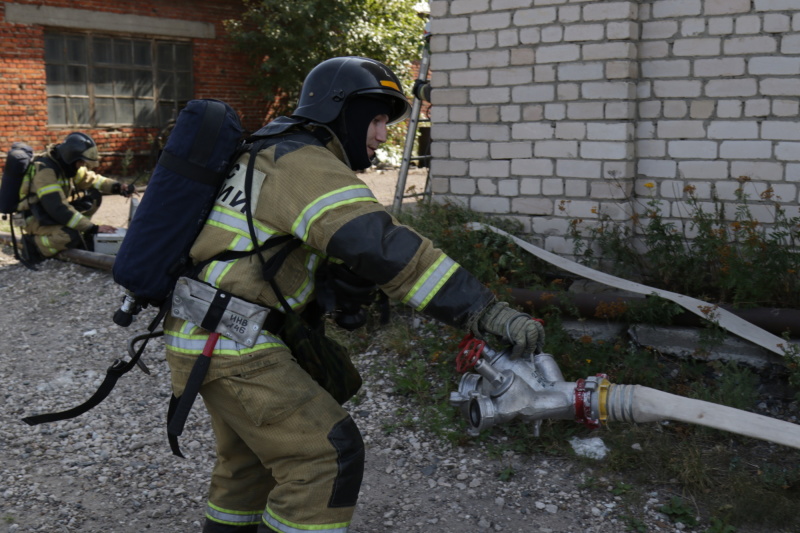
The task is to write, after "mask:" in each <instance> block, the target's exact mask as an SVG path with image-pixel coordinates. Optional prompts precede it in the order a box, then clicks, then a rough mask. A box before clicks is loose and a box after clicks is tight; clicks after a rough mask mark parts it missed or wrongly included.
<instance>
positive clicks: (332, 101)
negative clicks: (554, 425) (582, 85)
mask: <svg viewBox="0 0 800 533" xmlns="http://www.w3.org/2000/svg"><path fill="white" fill-rule="evenodd" d="M408 113H409V104H408V101H407V99H406V97H405V96H404V94H403V91H402V88H401V86H400V81H399V80H398V78H397V77H396V76H395V74H394V73H393V72H392V71H391V70H390V69H389V68H388V67H387V66H385V65H383V64H381V63H379V62H378V61H374V60H372V59H367V58H362V57H339V58H333V59H329V60H327V61H324V62H322V63H320V64H319V65H317V66H316V67H315V68H314V69H312V70H311V71H310V73H309V74H308V76H307V77H306V80H305V82H304V84H303V87H302V94H301V96H300V99H299V102H298V106H297V108H296V110H295V112H294V114H293V115H292V116H290V117H281V118H278V119H276V120H275V121H273V122H271V123H269V124H268V125H266V126H265V127H264V128H262V129H261V130H259V131H258V132H256V134H255V138H259V137H261V139H259V140H258V141H256V143H255V144H254V147H253V150H251V151H250V152H248V153H245V154H243V155H242V156H241V157H240V158H239V159H238V163H237V165H235V167H234V169H233V170H232V171H231V173H230V177H229V178H228V179H227V180H226V181H225V183H224V184H223V186H222V188H221V189H220V192H219V194H218V196H217V199H216V201H215V204H214V206H213V209H212V210H211V213H210V215H209V217H208V219H207V221H206V223H205V225H204V226H203V228H202V230H201V232H200V234H199V236H198V238H197V240H196V241H195V242H194V244H193V246H192V248H191V252H190V255H191V257H192V260H193V262H194V263H195V265H196V268H195V271H196V275H195V276H194V279H187V278H181V279H180V280H179V282H178V285H177V286H176V289H175V293H174V295H173V300H172V301H173V303H172V313H171V314H170V315H169V316H167V318H166V320H165V323H164V335H165V342H166V351H167V361H168V363H169V366H170V370H171V376H172V387H173V392H174V394H175V398H174V402H173V405H172V406H171V407H172V408H171V412H172V414H173V418H172V420H171V422H170V425H171V426H172V423H173V422H174V421H175V420H177V418H176V417H175V412H176V411H180V410H181V409H180V408H179V407H176V406H179V405H180V404H181V403H182V400H183V399H184V398H186V397H187V395H188V397H191V395H192V394H193V392H191V391H190V389H199V394H200V396H201V397H202V398H203V401H204V403H205V405H206V408H207V410H208V412H209V414H210V416H211V424H212V427H213V430H214V434H215V437H216V446H217V460H216V464H215V465H214V468H213V471H212V473H211V484H210V489H209V494H208V504H207V510H206V521H205V523H204V528H203V531H204V532H205V533H214V532H218V533H222V532H225V533H245V532H259V533H264V532H267V531H279V532H285V533H296V532H300V531H314V532H317V533H320V532H337V533H341V532H346V531H347V530H348V526H349V524H350V521H351V518H352V516H353V512H354V509H355V506H356V503H357V499H358V494H359V489H360V486H361V480H362V475H363V470H364V453H365V449H364V443H363V441H362V438H361V434H360V433H359V430H358V428H357V427H356V424H355V422H354V421H353V419H352V418H351V417H350V415H349V414H348V412H347V411H346V410H345V409H344V408H342V404H343V403H344V402H345V401H346V400H347V399H349V398H350V397H351V396H352V395H353V394H355V392H356V391H357V390H358V387H359V386H360V383H361V380H360V377H359V376H358V372H357V371H356V369H355V368H354V367H353V365H352V363H351V362H350V360H349V358H348V357H347V354H345V353H344V352H343V350H342V348H341V347H340V346H338V345H336V344H335V343H333V342H331V341H330V340H329V339H327V338H326V337H325V336H324V331H323V327H322V324H323V321H322V317H321V310H322V309H323V307H326V306H325V305H324V304H323V303H321V300H323V298H322V297H321V296H322V294H323V293H325V292H326V291H330V284H331V283H332V284H333V285H338V286H339V287H340V288H341V287H346V286H348V285H349V286H353V287H355V292H356V293H359V294H360V296H357V297H361V298H363V299H362V302H363V303H368V302H369V301H370V297H369V296H367V297H365V296H364V295H365V294H366V293H367V292H369V291H368V290H366V289H365V288H368V287H371V286H373V285H376V286H377V287H379V288H380V290H381V291H383V293H385V294H386V295H388V296H389V297H390V298H392V299H395V300H400V301H402V302H403V303H405V304H407V305H409V306H411V307H413V308H414V309H416V310H418V311H421V312H424V313H426V314H427V315H429V316H431V317H433V318H435V319H438V320H440V321H442V322H444V323H446V324H450V325H453V326H456V327H461V328H466V329H470V330H472V331H473V332H474V333H476V334H477V335H478V336H484V335H486V334H494V335H500V336H502V337H504V338H506V339H508V340H510V341H511V342H512V343H513V344H514V345H515V349H516V350H517V352H522V351H524V350H528V351H529V352H530V351H533V350H534V349H536V347H537V346H541V344H542V342H543V340H544V332H543V330H542V326H541V324H539V323H538V322H536V321H534V320H531V319H530V317H529V316H527V315H523V314H521V313H519V312H517V311H515V310H513V309H511V308H509V307H508V306H507V305H506V304H504V303H500V302H497V301H495V298H494V296H493V294H492V293H491V292H490V291H489V290H488V289H487V288H485V287H484V286H483V285H482V284H481V283H480V282H479V281H478V280H477V279H476V278H475V277H473V276H472V275H471V274H470V273H468V272H467V271H466V270H464V269H463V268H462V267H460V266H459V265H458V264H457V263H456V262H455V261H453V260H452V259H451V258H450V257H448V256H447V255H445V254H444V253H443V252H442V251H441V250H439V249H437V248H435V247H434V246H433V244H432V243H431V241H430V240H428V239H427V238H425V237H423V236H421V235H419V234H418V233H416V232H415V231H414V230H412V229H411V228H409V227H406V226H402V225H400V224H399V222H398V221H397V220H396V219H395V218H393V217H392V216H391V215H390V214H389V213H387V211H386V210H385V209H384V208H383V207H382V206H381V204H380V203H379V202H378V201H377V200H376V198H375V196H374V195H373V193H372V192H371V191H370V189H369V188H368V187H367V185H366V184H365V183H364V182H363V181H361V180H360V179H359V178H358V177H357V174H356V171H360V170H363V169H366V168H368V167H369V166H370V165H371V159H372V157H373V156H374V154H375V150H376V149H377V148H378V147H379V146H380V145H381V144H382V143H383V142H385V141H386V136H387V133H386V132H387V126H388V125H391V124H394V123H397V122H399V121H401V120H403V119H405V118H406V117H407V116H408ZM248 170H249V171H248ZM243 198H246V201H245V202H243V201H242V199H243ZM271 244H274V245H271ZM323 280H324V285H325V286H324V287H323V286H321V283H322V282H323ZM332 292H334V293H335V292H336V289H335V287H334V289H333V291H332ZM340 292H341V291H340ZM344 292H347V291H344ZM328 294H330V292H328ZM200 302H206V303H207V304H206V305H205V306H203V305H201V304H200ZM252 304H257V305H258V306H259V307H261V308H263V309H265V310H266V318H265V319H264V321H263V329H257V330H256V331H254V332H253V331H248V327H249V325H250V321H248V320H238V321H233V322H232V321H227V322H225V320H223V319H222V317H223V315H225V314H226V313H228V314H230V311H231V309H232V308H233V307H232V306H235V305H239V306H243V307H240V308H239V309H245V308H247V306H248V305H252ZM339 307H345V308H346V307H349V308H350V309H351V311H352V307H353V301H348V302H344V305H343V306H339ZM198 309H199V311H198ZM245 314H246V312H245V311H241V312H239V315H245ZM223 322H225V323H226V324H227V325H226V326H225V327H224V328H220V327H218V325H219V324H221V323H223ZM342 322H343V323H344V324H352V322H353V321H352V320H351V319H346V318H343V319H342ZM355 322H358V321H357V320H356V321H355ZM236 324H238V325H239V326H241V328H239V327H238V326H237V325H236ZM234 330H236V331H234ZM198 361H202V363H198ZM200 367H204V368H203V370H202V371H201V372H198V371H197V368H200ZM171 432H172V433H173V435H175V434H179V432H180V431H174V428H173V430H171Z"/></svg>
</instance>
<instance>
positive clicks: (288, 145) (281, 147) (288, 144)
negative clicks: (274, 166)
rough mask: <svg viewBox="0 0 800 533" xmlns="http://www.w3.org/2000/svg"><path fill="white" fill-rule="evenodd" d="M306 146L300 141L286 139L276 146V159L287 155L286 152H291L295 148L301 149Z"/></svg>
mask: <svg viewBox="0 0 800 533" xmlns="http://www.w3.org/2000/svg"><path fill="white" fill-rule="evenodd" d="M304 146H306V145H305V144H303V143H299V142H297V141H292V140H284V141H281V142H280V143H278V146H276V147H275V161H277V160H278V159H280V158H281V157H283V156H285V155H286V154H291V153H292V152H294V151H295V150H299V149H300V148H303V147H304Z"/></svg>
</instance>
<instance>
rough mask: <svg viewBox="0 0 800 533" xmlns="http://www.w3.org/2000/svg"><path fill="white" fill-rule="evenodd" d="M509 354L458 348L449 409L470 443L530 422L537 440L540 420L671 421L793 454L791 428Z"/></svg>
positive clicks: (467, 345)
mask: <svg viewBox="0 0 800 533" xmlns="http://www.w3.org/2000/svg"><path fill="white" fill-rule="evenodd" d="M510 354H511V349H510V348H507V349H505V350H501V351H499V352H497V351H494V350H492V349H491V348H490V347H489V346H488V345H487V344H486V343H485V342H484V341H481V340H479V339H476V338H474V337H472V336H471V335H468V336H467V337H465V338H464V340H463V341H462V343H461V345H459V354H458V356H457V358H456V369H457V370H458V371H460V372H464V375H463V376H462V378H461V382H460V384H459V387H458V391H457V392H452V393H451V394H450V403H451V404H452V405H454V406H456V407H458V408H459V409H460V411H461V414H462V416H463V417H464V418H465V419H466V420H467V422H468V423H469V428H468V430H467V432H468V433H469V434H470V435H472V436H476V435H478V434H479V433H480V432H481V431H483V430H485V429H489V428H491V427H492V426H495V425H497V424H503V423H506V422H509V421H511V420H513V419H520V420H523V421H527V422H533V424H534V434H535V435H537V436H538V435H539V431H540V428H541V424H542V422H543V421H544V420H547V419H553V420H575V421H576V422H579V423H582V424H584V425H585V426H587V427H590V428H598V427H601V426H603V425H608V424H609V423H611V422H632V423H645V422H658V421H662V420H671V421H676V422H686V423H690V424H697V425H701V426H706V427H710V428H714V429H719V430H723V431H728V432H731V433H736V434H739V435H743V436H746V437H753V438H756V439H762V440H766V441H769V442H774V443H777V444H781V445H784V446H789V447H792V448H798V449H800V425H798V424H792V423H791V422H786V421H783V420H778V419H775V418H770V417H767V416H763V415H759V414H755V413H750V412H748V411H742V410H740V409H734V408H732V407H727V406H724V405H719V404H715V403H712V402H706V401H703V400H696V399H692V398H686V397H683V396H678V395H675V394H670V393H667V392H663V391H660V390H657V389H652V388H649V387H644V386H641V385H619V384H614V383H611V382H610V381H609V380H608V377H607V376H606V375H605V374H598V375H596V376H589V377H587V378H585V379H578V380H577V381H574V382H568V381H565V380H564V376H563V375H562V373H561V370H560V369H559V367H558V364H557V363H556V361H555V359H554V358H553V356H552V355H550V354H547V353H539V354H535V355H534V354H529V355H527V356H524V357H520V358H516V359H512V358H511V356H510Z"/></svg>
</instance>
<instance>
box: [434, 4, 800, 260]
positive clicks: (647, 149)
mask: <svg viewBox="0 0 800 533" xmlns="http://www.w3.org/2000/svg"><path fill="white" fill-rule="evenodd" d="M431 13H432V19H431V32H432V35H433V37H432V39H431V50H432V58H431V69H432V73H433V74H432V84H433V87H434V92H433V104H434V105H433V108H432V115H431V118H432V137H433V146H432V148H431V151H432V155H433V163H432V166H431V177H432V181H431V185H432V189H433V191H434V193H435V195H436V196H437V198H440V199H445V198H453V199H456V200H457V201H461V202H462V203H464V204H466V205H468V206H469V207H470V208H472V209H474V210H476V211H481V212H486V213H494V214H498V215H508V216H511V217H513V218H515V219H517V220H520V221H521V222H522V223H523V225H524V227H525V228H528V229H529V230H530V231H531V233H532V235H533V236H534V238H535V239H537V240H538V242H539V243H540V244H544V245H545V246H547V247H548V248H549V249H552V250H554V251H557V252H560V253H567V254H569V253H570V252H571V245H570V244H569V241H568V239H565V235H566V234H567V232H568V228H569V221H570V220H571V219H573V218H581V219H584V220H585V221H591V220H596V219H597V218H598V216H600V215H599V214H603V215H604V216H609V217H611V218H613V219H614V220H618V221H620V222H623V223H624V222H625V221H626V220H627V219H628V217H630V215H631V214H632V213H634V212H636V211H637V209H641V205H642V204H643V203H645V201H646V200H650V199H651V198H654V199H655V200H656V201H658V202H660V204H661V205H662V208H663V209H662V212H663V213H665V214H667V215H668V216H672V217H676V220H675V222H676V223H677V224H679V225H680V224H681V220H680V217H681V216H684V215H685V213H686V206H685V200H686V198H685V192H684V188H685V187H688V186H692V187H694V191H695V194H696V195H697V196H698V197H699V198H700V199H701V200H703V201H710V200H711V195H712V190H716V194H718V195H719V196H720V198H723V199H725V200H733V199H734V198H735V189H736V187H737V186H738V185H739V181H737V178H739V177H740V176H747V177H749V178H750V179H751V180H752V181H751V184H752V186H753V195H752V198H753V199H754V204H757V203H758V194H760V192H763V190H765V189H766V187H767V186H771V187H772V188H773V190H774V191H775V194H776V197H778V196H779V197H780V201H781V202H782V203H783V205H784V206H785V207H786V208H787V211H788V212H789V213H800V204H799V203H798V202H799V201H800V192H799V191H800V1H798V0H620V1H603V2H598V1H597V0H431ZM645 184H647V185H648V186H645ZM712 186H713V187H712ZM778 193H779V194H778ZM645 199H646V200H645ZM637 206H638V207H637ZM753 212H754V213H762V212H763V213H764V216H765V217H767V218H765V220H764V222H769V220H768V215H767V213H768V212H769V210H760V209H754V211H753ZM770 216H771V215H770Z"/></svg>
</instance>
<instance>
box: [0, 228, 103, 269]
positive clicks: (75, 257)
mask: <svg viewBox="0 0 800 533" xmlns="http://www.w3.org/2000/svg"><path fill="white" fill-rule="evenodd" d="M0 242H2V243H3V244H8V245H9V246H10V245H11V244H12V242H11V234H10V233H5V232H0ZM54 258H55V259H60V260H62V261H67V262H70V263H77V264H79V265H83V266H87V267H92V268H99V269H100V270H108V271H110V270H111V268H112V267H113V266H114V256H113V255H106V254H98V253H95V252H87V251H86V250H75V249H72V250H64V251H63V252H59V253H58V254H56V255H55V256H54Z"/></svg>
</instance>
